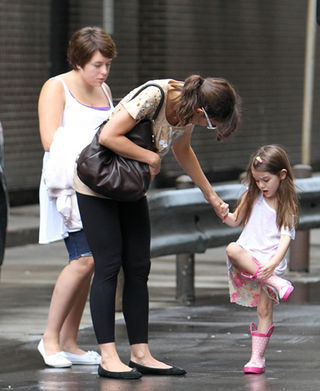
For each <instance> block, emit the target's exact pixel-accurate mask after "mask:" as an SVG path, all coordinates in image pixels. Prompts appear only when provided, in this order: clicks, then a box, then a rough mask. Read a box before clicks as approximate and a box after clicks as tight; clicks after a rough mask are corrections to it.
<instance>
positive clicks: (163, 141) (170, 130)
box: [74, 79, 194, 198]
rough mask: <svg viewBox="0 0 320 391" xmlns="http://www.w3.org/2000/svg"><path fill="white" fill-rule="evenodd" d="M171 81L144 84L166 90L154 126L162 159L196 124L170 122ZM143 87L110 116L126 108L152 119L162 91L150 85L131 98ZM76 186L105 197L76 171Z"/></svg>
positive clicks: (79, 191)
mask: <svg viewBox="0 0 320 391" xmlns="http://www.w3.org/2000/svg"><path fill="white" fill-rule="evenodd" d="M169 82H170V79H162V80H152V81H148V82H147V83H145V84H143V85H146V84H158V85H159V86H160V87H161V88H162V89H163V92H164V102H163V105H162V107H161V110H160V112H159V114H158V117H157V118H156V120H155V122H154V126H153V134H154V136H155V144H156V149H157V153H158V154H159V156H160V158H161V159H162V158H163V157H164V156H165V155H166V154H167V153H168V152H169V150H170V148H171V146H172V145H173V144H174V143H175V142H176V141H177V140H178V139H179V138H180V137H181V136H182V135H183V134H185V133H187V132H192V131H193V128H194V125H191V124H190V125H186V126H181V127H179V126H172V125H171V124H170V123H169V122H168V120H167V118H166V103H167V97H168V86H169ZM141 87H142V86H139V87H137V88H135V89H134V90H132V91H131V92H130V93H129V94H128V95H126V96H125V97H124V98H123V99H122V100H121V101H120V102H119V104H118V105H117V106H116V107H115V108H114V109H113V111H112V113H111V114H110V118H112V116H113V115H114V114H116V113H117V112H119V111H121V110H123V109H125V110H127V112H128V113H129V114H130V116H131V117H132V118H134V119H135V120H136V121H140V120H142V119H144V118H148V119H151V118H152V116H153V114H154V112H155V111H156V109H157V107H158V105H159V102H160V99H161V92H160V91H159V89H158V88H157V87H154V86H150V87H148V88H146V89H144V90H143V91H141V93H140V94H138V95H137V96H136V97H135V98H134V99H132V100H131V98H132V96H134V94H135V93H136V92H137V91H138V90H139V89H140V88H141ZM74 187H75V190H76V191H77V192H78V193H81V194H86V195H92V196H96V197H102V198H105V197H103V196H102V195H101V194H97V193H95V192H93V191H92V190H91V189H90V188H89V187H88V186H86V185H85V184H84V183H83V182H81V181H80V179H79V178H78V176H77V174H76V173H75V178H74Z"/></svg>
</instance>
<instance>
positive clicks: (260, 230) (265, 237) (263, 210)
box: [227, 193, 295, 307]
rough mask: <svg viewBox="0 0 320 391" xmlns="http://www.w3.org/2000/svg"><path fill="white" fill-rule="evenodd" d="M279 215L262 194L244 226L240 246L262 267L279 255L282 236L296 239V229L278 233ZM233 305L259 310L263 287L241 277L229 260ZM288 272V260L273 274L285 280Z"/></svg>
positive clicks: (238, 241)
mask: <svg viewBox="0 0 320 391" xmlns="http://www.w3.org/2000/svg"><path fill="white" fill-rule="evenodd" d="M276 217H277V214H276V211H275V210H274V209H272V208H271V207H270V206H269V205H268V204H267V202H266V200H265V199H264V196H263V194H262V193H260V194H259V196H258V198H257V199H256V201H255V203H254V205H253V208H252V212H251V215H250V218H249V220H248V222H247V224H246V225H245V227H244V229H243V231H242V233H241V235H240V237H239V239H238V240H237V243H238V244H239V245H240V246H241V247H243V248H244V249H245V250H247V251H248V253H249V254H251V255H252V256H253V257H254V258H256V259H257V260H258V261H259V262H260V263H262V264H265V263H266V262H268V261H270V260H271V258H272V257H273V256H274V254H275V253H276V251H277V248H278V246H279V241H280V235H282V234H284V235H289V236H290V237H291V239H294V238H295V229H294V228H293V229H292V230H291V231H290V230H289V229H288V228H285V227H282V228H281V230H279V229H278V227H277V224H276ZM227 264H228V277H229V292H230V301H231V302H232V303H237V304H240V305H244V306H246V307H256V306H257V304H258V302H259V295H260V288H261V285H260V283H259V282H258V281H257V280H256V279H255V280H250V279H248V278H245V277H243V276H242V275H241V273H240V272H239V270H238V269H237V268H236V267H235V266H234V265H232V264H231V263H230V261H229V260H227ZM286 268H287V260H286V257H284V258H283V260H282V261H281V262H280V264H279V266H278V267H277V268H276V269H275V271H274V273H275V274H276V275H277V276H282V275H283V274H284V272H285V270H286ZM267 293H268V294H269V295H270V297H271V298H272V299H273V300H274V301H275V302H277V303H278V302H279V299H278V297H276V295H275V294H274V293H273V292H270V291H269V290H268V291H267Z"/></svg>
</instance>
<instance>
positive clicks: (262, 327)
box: [257, 288, 273, 334]
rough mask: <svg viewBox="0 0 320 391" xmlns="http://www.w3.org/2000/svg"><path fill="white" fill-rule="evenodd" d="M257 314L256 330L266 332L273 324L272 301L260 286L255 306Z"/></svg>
mask: <svg viewBox="0 0 320 391" xmlns="http://www.w3.org/2000/svg"><path fill="white" fill-rule="evenodd" d="M257 314H258V330H257V331H258V332H259V333H263V334H266V333H267V331H268V330H269V328H270V326H271V325H272V324H273V301H272V300H271V299H270V297H269V296H268V295H267V293H266V292H265V290H264V289H262V288H261V291H260V298H259V303H258V306H257Z"/></svg>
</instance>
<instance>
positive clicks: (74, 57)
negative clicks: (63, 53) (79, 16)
mask: <svg viewBox="0 0 320 391" xmlns="http://www.w3.org/2000/svg"><path fill="white" fill-rule="evenodd" d="M97 50H98V51H99V52H100V53H101V54H102V55H103V56H104V57H107V58H114V57H115V56H116V55H117V51H116V46H115V44H114V42H113V40H112V38H111V37H110V35H109V34H107V33H106V32H105V31H104V30H103V29H102V28H100V27H83V28H82V29H80V30H78V31H76V32H75V33H74V34H73V35H72V37H71V39H70V42H69V47H68V53H67V58H68V62H69V64H70V66H71V67H72V68H73V69H74V70H77V68H78V67H81V68H83V67H84V66H85V65H86V64H87V63H88V62H89V61H90V60H91V57H92V56H93V54H94V52H96V51H97Z"/></svg>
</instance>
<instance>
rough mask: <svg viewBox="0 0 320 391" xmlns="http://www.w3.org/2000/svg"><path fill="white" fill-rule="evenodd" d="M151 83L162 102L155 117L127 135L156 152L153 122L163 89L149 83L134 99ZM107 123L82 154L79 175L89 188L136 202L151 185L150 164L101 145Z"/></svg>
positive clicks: (100, 128)
mask: <svg viewBox="0 0 320 391" xmlns="http://www.w3.org/2000/svg"><path fill="white" fill-rule="evenodd" d="M150 86H154V87H158V88H159V90H160V91H161V100H160V103H159V105H158V107H157V109H156V111H155V113H154V115H153V117H152V120H149V119H143V120H141V121H140V122H139V123H137V124H136V125H135V126H134V127H133V128H132V129H131V130H130V131H129V132H128V133H127V134H126V137H128V139H130V140H131V141H132V142H134V143H135V144H137V145H139V146H140V147H142V148H146V149H148V150H151V151H155V150H156V149H155V143H154V136H153V132H152V125H153V121H154V120H155V119H156V118H157V116H158V114H159V111H160V109H161V107H162V104H163V101H164V92H163V90H162V88H161V87H160V86H158V85H157V84H147V85H145V86H143V87H142V88H141V89H140V90H139V91H138V92H137V93H136V94H135V95H134V96H133V97H132V99H134V98H135V97H136V96H137V95H138V94H139V93H140V92H141V91H142V90H144V89H145V88H148V87H150ZM106 122H107V121H104V122H103V123H102V124H101V125H100V126H99V129H98V131H97V133H96V134H95V136H94V138H93V140H92V142H91V143H90V144H89V145H87V146H86V147H85V148H84V149H83V150H82V152H81V153H80V155H79V157H78V160H77V173H78V177H79V178H80V180H81V181H82V182H83V183H84V184H85V185H87V186H88V187H89V188H90V189H92V190H93V191H95V192H96V193H99V194H101V195H103V196H106V197H108V198H112V199H113V200H116V201H127V202H128V201H129V202H132V201H137V200H139V199H140V198H142V197H143V196H144V195H145V193H146V191H147V190H148V188H149V185H150V171H149V165H148V164H146V163H142V162H138V161H136V160H132V159H127V158H125V157H123V156H120V155H118V154H116V153H115V152H113V151H112V150H110V149H109V148H106V147H104V146H103V145H101V144H100V143H99V135H100V133H101V130H102V128H103V126H104V124H105V123H106Z"/></svg>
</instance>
